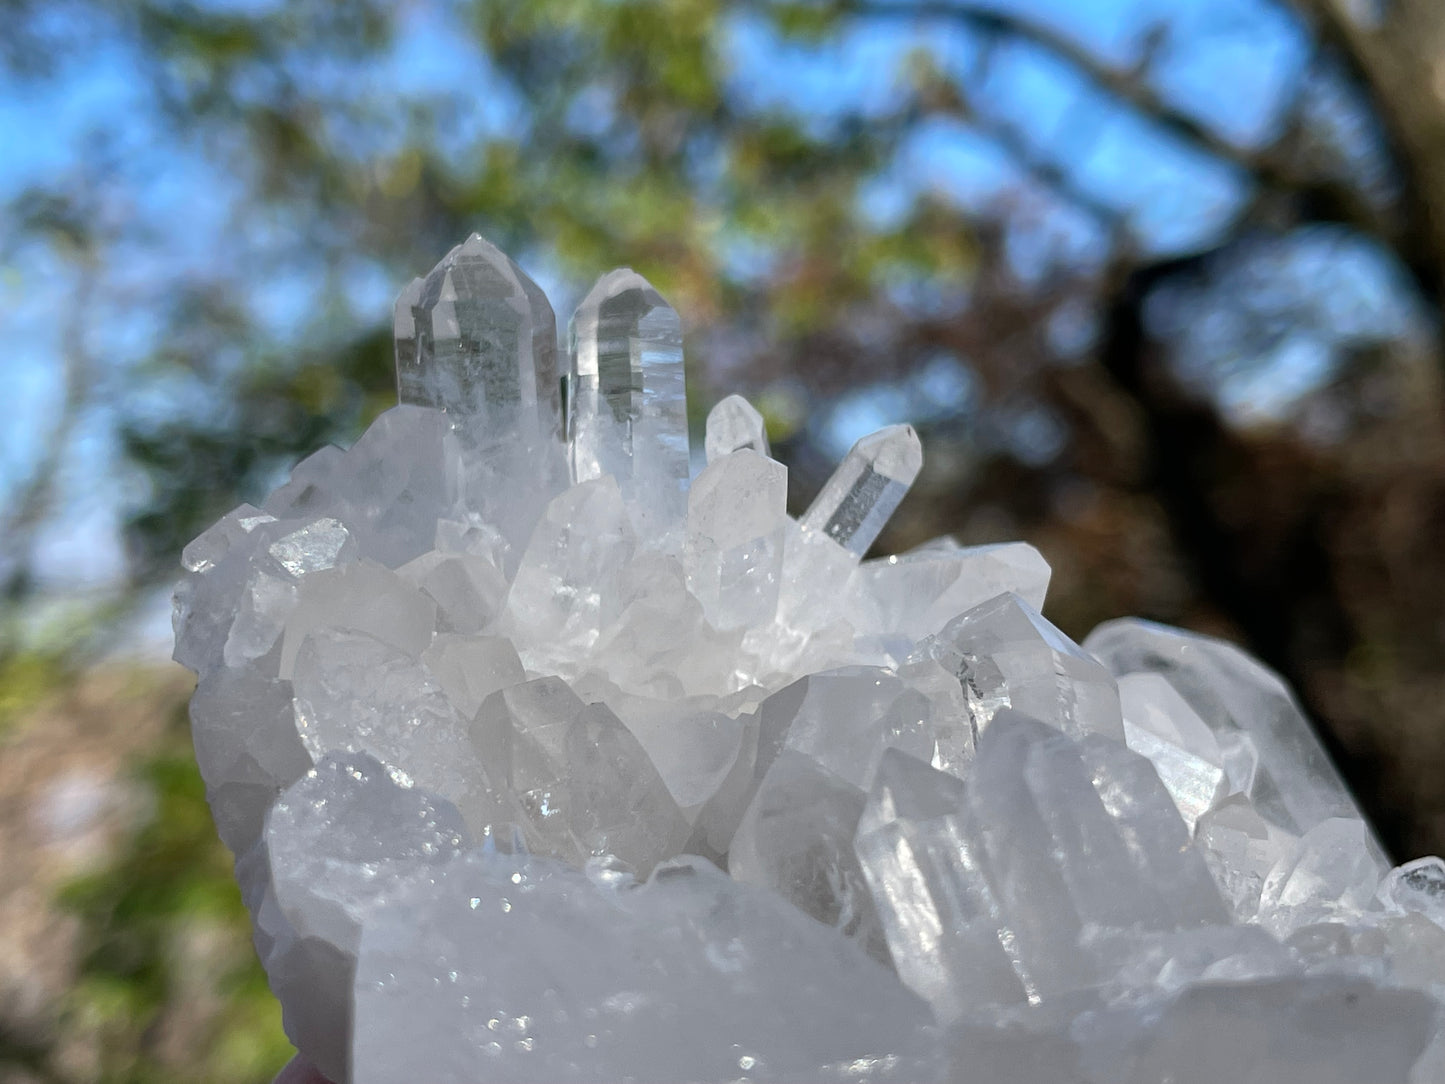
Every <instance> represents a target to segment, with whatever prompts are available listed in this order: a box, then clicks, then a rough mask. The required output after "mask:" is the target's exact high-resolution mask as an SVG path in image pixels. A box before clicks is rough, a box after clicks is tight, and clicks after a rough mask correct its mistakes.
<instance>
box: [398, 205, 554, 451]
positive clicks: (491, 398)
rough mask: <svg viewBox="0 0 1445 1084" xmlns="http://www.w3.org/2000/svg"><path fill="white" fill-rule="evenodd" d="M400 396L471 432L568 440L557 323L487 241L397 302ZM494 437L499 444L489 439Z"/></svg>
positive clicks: (537, 293)
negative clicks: (533, 426) (563, 434)
mask: <svg viewBox="0 0 1445 1084" xmlns="http://www.w3.org/2000/svg"><path fill="white" fill-rule="evenodd" d="M393 326H394V331H395V337H396V383H397V393H398V395H399V397H400V399H401V401H402V402H403V403H415V404H416V405H418V406H425V407H434V408H436V409H438V410H444V411H446V412H448V413H449V414H452V415H454V416H455V417H456V419H457V425H458V428H459V429H460V430H461V431H463V432H464V433H469V434H470V435H472V436H476V437H480V436H481V435H482V434H483V433H484V432H487V431H489V430H496V429H500V430H502V431H513V430H518V431H520V432H522V433H523V434H524V435H531V434H529V433H527V429H528V427H527V426H526V425H525V424H524V422H526V421H535V423H536V429H535V430H534V432H536V433H543V434H553V435H557V434H560V431H561V421H562V404H561V390H560V385H559V383H558V374H557V318H556V316H555V314H554V313H553V312H552V306H551V304H550V303H549V302H548V301H547V295H546V294H544V293H543V292H542V289H541V287H539V286H538V285H537V284H536V283H535V282H533V281H532V280H531V278H529V277H528V276H527V273H526V272H525V271H523V270H522V269H521V268H520V267H518V266H517V265H516V264H515V263H513V262H512V260H511V259H510V257H508V256H507V255H506V253H504V252H502V251H501V250H500V249H498V248H497V247H496V246H495V245H493V244H491V243H490V242H489V241H486V240H484V239H483V238H482V237H481V236H480V235H479V234H475V233H474V234H472V235H471V236H470V237H468V238H467V239H466V240H465V241H464V242H462V243H461V244H460V245H458V246H457V247H456V248H454V249H452V250H451V252H449V253H447V255H446V258H445V259H443V260H442V261H441V263H439V264H437V266H436V267H435V268H434V269H433V270H432V272H431V274H429V275H427V277H426V278H425V279H423V280H422V281H421V283H420V285H418V284H417V283H416V282H413V283H412V284H411V285H410V286H408V287H407V288H406V289H405V290H403V291H402V294H401V296H400V297H399V298H398V299H397V305H396V313H395V319H394V325H393ZM487 435H489V436H490V433H489V432H488V433H487Z"/></svg>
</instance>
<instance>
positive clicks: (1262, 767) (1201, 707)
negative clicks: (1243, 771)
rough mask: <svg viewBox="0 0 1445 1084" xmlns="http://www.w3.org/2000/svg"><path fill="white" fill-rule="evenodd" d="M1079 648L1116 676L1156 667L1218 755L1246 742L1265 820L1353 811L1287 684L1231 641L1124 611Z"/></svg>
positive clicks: (1317, 818) (1299, 824)
mask: <svg viewBox="0 0 1445 1084" xmlns="http://www.w3.org/2000/svg"><path fill="white" fill-rule="evenodd" d="M1084 649H1085V650H1086V651H1088V652H1090V653H1091V654H1093V655H1094V656H1095V657H1097V658H1098V659H1100V660H1101V661H1102V662H1103V663H1104V664H1105V665H1106V666H1108V667H1109V669H1110V670H1112V671H1113V673H1114V674H1115V675H1116V676H1119V677H1123V676H1124V675H1126V674H1134V673H1156V674H1160V675H1162V676H1163V677H1164V678H1165V680H1166V681H1168V682H1169V684H1170V685H1171V686H1173V688H1174V690H1175V691H1176V692H1177V693H1178V694H1179V696H1180V697H1181V698H1182V699H1183V700H1184V701H1185V702H1186V703H1187V704H1188V705H1189V706H1190V707H1191V708H1192V709H1193V711H1194V712H1195V713H1196V714H1197V715H1198V717H1199V718H1200V719H1202V720H1203V721H1204V722H1205V724H1206V725H1207V726H1208V727H1209V729H1210V730H1211V731H1213V733H1214V735H1215V738H1216V740H1217V741H1218V743H1219V746H1220V749H1221V751H1222V753H1223V755H1224V756H1226V757H1228V756H1230V754H1231V751H1232V750H1235V749H1238V748H1239V746H1240V744H1241V743H1247V745H1248V751H1247V752H1248V756H1250V757H1251V758H1257V769H1256V770H1255V771H1254V772H1253V778H1252V779H1251V781H1250V788H1249V791H1248V793H1247V797H1249V799H1250V800H1251V801H1252V802H1253V803H1254V805H1255V806H1256V807H1257V808H1258V809H1259V811H1260V813H1262V814H1263V815H1264V816H1266V817H1268V818H1269V819H1270V820H1271V821H1272V822H1273V823H1275V824H1277V825H1279V826H1280V827H1282V828H1284V829H1286V830H1288V831H1290V832H1293V833H1295V834H1301V833H1303V832H1306V831H1308V830H1309V829H1310V828H1312V827H1314V826H1315V825H1316V824H1318V823H1320V822H1321V821H1323V820H1326V819H1327V818H1330V817H1346V818H1360V816H1361V814H1360V811H1359V808H1358V807H1357V806H1356V805H1355V802H1354V800H1353V799H1352V798H1351V797H1350V794H1349V791H1348V790H1347V789H1346V788H1345V785H1344V782H1343V781H1342V780H1341V779H1340V776H1339V773H1338V772H1336V771H1335V768H1334V765H1333V764H1331V763H1330V759H1329V757H1328V756H1327V755H1326V754H1325V751H1324V748H1323V746H1321V745H1320V742H1319V739H1318V738H1317V737H1316V736H1315V733H1314V730H1313V729H1312V728H1311V726H1310V724H1309V721H1308V720H1307V719H1306V718H1305V716H1304V713H1303V712H1302V711H1301V710H1300V707H1299V704H1298V703H1297V702H1296V701H1295V698H1294V696H1293V695H1292V694H1291V693H1290V691H1289V689H1288V687H1286V685H1285V684H1284V682H1283V681H1282V680H1281V679H1280V677H1279V675H1277V674H1275V673H1273V672H1271V671H1269V670H1267V669H1265V668H1264V667H1263V666H1261V665H1260V664H1259V663H1258V662H1256V661H1255V660H1253V659H1251V658H1250V657H1249V656H1247V655H1246V654H1245V653H1244V652H1242V651H1240V650H1239V648H1237V647H1234V646H1233V645H1231V644H1227V643H1225V642H1223V641H1222V640H1216V639H1214V638H1212V637H1208V636H1201V635H1199V634H1197V633H1190V632H1184V631H1183V630H1180V629H1171V628H1166V627H1164V626H1162V625H1155V624H1152V623H1150V622H1147V621H1139V620H1135V619H1132V618H1130V619H1125V620H1120V621H1109V622H1105V623H1104V624H1102V625H1100V626H1099V627H1098V628H1096V629H1095V630H1094V631H1093V632H1091V633H1090V634H1089V636H1088V638H1087V639H1086V640H1085V641H1084ZM1376 846H1378V845H1376ZM1381 872H1382V873H1383V872H1384V871H1383V870H1381Z"/></svg>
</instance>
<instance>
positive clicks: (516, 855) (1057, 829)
mask: <svg viewBox="0 0 1445 1084" xmlns="http://www.w3.org/2000/svg"><path fill="white" fill-rule="evenodd" d="M395 326H396V354H397V374H398V385H399V388H400V393H401V400H402V402H401V405H400V406H398V407H397V408H395V409H394V410H391V411H388V412H387V413H385V414H383V415H382V416H381V417H380V418H378V419H377V421H376V422H375V423H374V424H373V425H372V426H371V428H370V429H369V430H368V431H367V432H366V433H365V434H364V435H363V436H362V437H361V438H360V439H359V440H358V441H357V442H356V443H355V444H354V445H353V446H352V447H351V448H350V449H349V450H347V451H344V452H343V451H340V450H338V449H336V448H323V449H322V450H321V451H319V452H317V453H316V454H315V455H313V456H311V457H310V458H309V459H307V460H305V461H304V462H302V463H301V464H300V465H298V466H297V467H296V468H295V470H294V471H293V472H292V473H291V477H290V480H289V481H288V482H287V483H286V484H285V485H283V486H282V487H281V488H280V489H278V490H277V491H276V492H275V493H273V494H272V495H271V496H270V498H269V499H267V501H266V502H265V504H264V505H263V506H262V507H260V508H255V507H250V506H243V507H241V508H238V509H236V510H235V511H234V512H232V513H230V514H229V515H227V516H226V517H225V518H223V519H222V520H221V521H220V522H218V523H217V524H216V525H215V526H214V527H212V528H211V529H210V530H208V531H206V532H205V533H204V534H203V535H201V536H200V537H199V538H197V539H196V540H195V541H194V542H193V543H192V544H191V545H190V546H189V547H187V549H186V551H185V554H184V564H185V567H186V569H187V573H188V574H187V576H186V578H185V581H184V582H183V584H182V585H181V587H180V589H179V591H178V593H177V603H176V658H177V659H179V660H180V661H181V662H183V663H185V664H186V665H187V666H189V667H191V668H192V669H193V670H195V671H196V672H197V674H198V675H199V678H200V680H199V685H198V687H197V689H196V693H195V697H194V699H193V701H192V719H193V724H194V734H195V744H196V755H197V758H198V760H199V761H200V765H201V770H202V772H203V774H204V776H205V779H206V784H207V788H208V793H209V796H210V800H211V805H212V808H213V810H214V813H215V819H216V824H217V827H218V828H219V830H220V833H221V836H222V837H223V839H224V840H225V841H226V843H227V844H228V845H229V846H230V847H231V849H232V850H233V851H234V852H235V853H236V855H237V875H238V877H239V879H240V881H241V885H242V889H243V892H244V895H245V898H246V902H247V904H248V906H249V908H250V910H251V913H252V916H253V918H254V920H255V936H256V945H257V948H258V950H259V952H260V954H261V957H262V959H263V961H264V963H265V966H266V969H267V972H268V974H269V976H270V980H271V984H272V987H273V988H274V989H275V991H276V993H277V994H278V995H279V997H280V999H281V1001H282V1004H283V1007H284V1011H285V1022H286V1026H287V1030H288V1033H289V1034H290V1035H291V1037H292V1038H293V1040H294V1041H295V1043H296V1044H297V1046H298V1047H299V1048H300V1049H301V1050H302V1051H303V1052H304V1053H305V1054H306V1055H307V1056H308V1057H309V1058H310V1059H312V1060H313V1061H314V1062H315V1063H316V1064H317V1065H318V1066H319V1067H320V1068H321V1069H322V1070H323V1071H324V1072H325V1074H326V1075H327V1076H328V1077H330V1078H331V1079H332V1080H334V1081H338V1082H341V1081H354V1082H358V1084H402V1082H414V1081H426V1082H427V1084H450V1082H455V1084H481V1082H483V1081H512V1080H518V1081H548V1082H555V1081H567V1080H590V1081H620V1080H634V1081H657V1082H663V1081H667V1082H676V1081H723V1080H756V1081H762V1080H770V1081H772V1080H777V1081H798V1082H804V1081H807V1082H812V1081H821V1080H835V1081H865V1080H897V1081H940V1082H942V1081H965V1082H967V1081H979V1082H988V1084H1025V1082H1029V1084H1033V1082H1038V1084H1062V1082H1075V1081H1078V1082H1094V1084H1146V1082H1154V1084H1163V1082H1165V1081H1170V1082H1174V1084H1187V1082H1199V1084H1203V1082H1221V1084H1222V1082H1236V1081H1256V1082H1261V1084H1263V1082H1266V1081H1268V1082H1271V1084H1275V1082H1291V1081H1293V1082H1301V1084H1303V1082H1309V1084H1330V1082H1350V1084H1355V1082H1358V1084H1387V1082H1391V1081H1400V1082H1405V1081H1411V1082H1415V1084H1425V1082H1439V1081H1442V1080H1445V1039H1442V1038H1441V1034H1442V1019H1441V1015H1440V1013H1441V1010H1440V1004H1439V999H1440V998H1441V997H1442V996H1445V864H1442V863H1441V861H1440V860H1439V859H1436V858H1427V859H1421V860H1419V861H1417V862H1413V863H1409V864H1407V865H1404V866H1401V867H1400V868H1398V869H1395V870H1391V869H1389V867H1388V864H1387V863H1386V861H1385V860H1384V858H1383V856H1382V854H1381V851H1380V849H1379V847H1378V846H1377V844H1376V842H1375V840H1374V838H1373V836H1372V834H1371V831H1370V828H1369V826H1368V825H1367V824H1366V823H1365V821H1364V820H1363V819H1362V816H1361V814H1360V811H1359V810H1358V808H1357V807H1356V806H1355V804H1354V802H1353V801H1352V800H1351V798H1350V796H1349V794H1348V793H1347V792H1346V790H1345V789H1344V787H1343V785H1342V784H1341V782H1340V778H1339V776H1338V775H1337V774H1336V772H1335V770H1334V769H1333V767H1332V766H1331V764H1330V763H1329V761H1328V760H1327V759H1326V757H1325V755H1324V753H1323V751H1322V750H1321V748H1320V745H1319V743H1318V742H1317V740H1316V739H1315V737H1314V735H1313V734H1312V732H1311V730H1310V727H1309V725H1308V723H1307V722H1306V720H1305V719H1304V717H1303V716H1302V715H1301V713H1300V710H1299V708H1298V707H1297V706H1296V704H1295V701H1294V700H1293V698H1292V697H1291V695H1290V693H1289V691H1288V690H1287V689H1286V688H1285V687H1284V686H1283V685H1282V684H1281V682H1280V681H1279V679H1278V678H1277V677H1276V676H1275V675H1273V674H1272V673H1270V672H1269V671H1268V670H1266V669H1265V668H1263V667H1262V666H1260V665H1259V664H1258V663H1257V662H1255V661H1253V660H1252V659H1250V658H1249V657H1248V656H1246V655H1244V654H1243V653H1241V652H1240V651H1238V650H1237V649H1235V648H1233V647H1230V646H1229V645H1227V644H1224V643H1221V642H1219V641H1216V640H1212V639H1208V638H1204V637H1200V636H1196V635H1193V634H1190V633H1186V632H1181V631H1178V630H1175V629H1168V628H1163V627H1160V626H1157V625H1151V624H1148V623H1145V622H1142V621H1135V620H1123V621H1113V622H1109V623H1107V624H1105V625H1103V626H1101V627H1100V628H1098V629H1096V630H1095V631H1094V632H1093V633H1092V634H1091V635H1090V636H1089V637H1088V638H1087V639H1086V640H1085V641H1084V642H1083V644H1082V645H1079V644H1075V643H1073V642H1072V641H1070V640H1069V639H1068V637H1066V636H1064V635H1063V634H1062V633H1061V632H1060V631H1059V630H1058V629H1057V628H1055V627H1054V626H1053V625H1051V624H1050V623H1049V621H1048V620H1047V619H1046V618H1044V617H1043V616H1042V615H1041V613H1040V608H1041V606H1042V604H1043V599H1044V592H1045V588H1046V586H1047V584H1048V579H1049V569H1048V566H1047V565H1046V564H1045V563H1044V561H1043V560H1042V558H1041V557H1040V556H1039V554H1038V553H1037V552H1036V551H1034V550H1033V549H1032V548H1031V547H1029V546H1027V545H1023V544H1012V545H1000V546H984V547H973V548H966V547H961V546H959V545H957V544H955V543H953V542H952V541H950V540H948V539H941V540H939V541H937V542H934V543H930V544H928V545H926V546H923V547H920V548H919V549H917V550H914V551H912V552H909V553H905V554H902V555H899V556H896V557H884V558H876V559H864V555H865V554H866V553H867V551H868V549H869V547H870V546H871V545H872V543H873V541H874V540H875V538H876V537H877V536H878V533H879V531H880V530H881V528H882V526H883V523H884V521H885V520H886V519H887V517H888V515H889V514H890V513H891V512H892V511H893V510H894V508H896V507H897V505H898V503H899V501H900V500H901V499H902V498H903V496H904V494H905V493H906V492H907V490H908V488H909V485H910V484H911V483H912V481H913V480H914V478H915V476H916V475H917V474H918V471H919V468H920V466H921V463H922V454H921V450H920V447H919V442H918V438H917V436H916V435H915V434H914V432H913V431H912V430H911V429H909V428H908V427H906V426H895V427H892V428H889V429H885V430H883V431H881V432H879V433H876V434H874V435H872V436H869V437H866V438H864V439H863V440H860V441H859V442H858V444H857V445H856V446H855V447H854V448H853V450H852V451H851V452H849V454H848V456H847V457H846V458H845V459H844V461H843V463H842V464H841V465H840V466H839V468H838V470H837V473H836V474H835V475H834V476H833V478H832V479H831V480H830V481H829V482H828V483H827V484H826V485H825V486H824V488H823V490H822V493H821V494H820V495H819V497H818V498H817V500H816V501H814V503H813V505H812V506H811V507H810V508H809V509H808V510H807V512H806V513H805V514H804V515H803V516H802V518H801V519H796V520H795V519H792V518H790V517H789V516H788V514H787V512H786V503H787V472H786V470H785V468H784V467H783V466H782V465H781V464H780V463H778V462H777V461H775V460H773V459H772V458H770V457H769V448H768V441H767V436H766V434H765V432H764V427H763V421H762V418H761V417H760V416H759V414H758V413H757V411H755V410H754V409H753V408H752V407H751V406H750V405H749V404H748V403H747V402H745V401H744V400H742V399H740V398H738V397H736V396H734V397H730V398H728V399H725V400H723V401H722V402H721V403H718V404H717V405H716V406H715V407H714V408H713V410H712V412H711V413H710V414H709V416H708V419H707V429H706V439H705V448H706V466H705V467H704V468H703V469H702V470H701V472H700V473H698V474H697V475H696V477H693V478H691V479H690V480H689V453H688V442H687V419H686V411H685V402H684V389H683V358H682V335H681V328H680V324H679V321H678V317H677V314H676V313H675V312H674V311H673V310H672V309H671V307H669V306H668V304H667V302H665V301H664V300H663V299H662V298H661V297H660V296H659V295H658V293H657V291H656V290H654V289H653V288H652V287H651V286H650V285H649V284H648V283H647V282H646V281H645V280H643V279H642V278H641V277H640V276H638V275H637V274H635V273H633V272H632V271H629V270H619V271H613V272H611V273H609V274H607V275H604V276H603V277H602V278H601V279H600V280H599V281H598V283H597V285H596V287H595V288H594V289H593V290H592V292H591V293H589V294H588V295H587V297H586V298H585V299H584V300H583V302H582V304H581V305H580V306H579V308H578V310H577V312H576V314H575V315H574V316H573V318H572V321H571V333H570V339H569V343H568V346H567V349H566V352H565V358H564V359H563V360H562V361H561V362H560V363H559V359H558V349H557V337H556V321H555V317H554V315H553V312H552V309H551V307H550V305H549V303H548V301H547V298H546V297H545V296H544V294H543V293H542V291H541V290H540V289H538V287H537V286H536V284H535V283H533V282H532V280H531V279H529V278H528V277H527V275H526V274H525V273H524V272H522V271H521V270H520V269H519V268H518V267H517V265H516V264H515V263H513V262H512V261H511V260H510V259H509V258H508V257H507V256H505V255H504V254H502V253H501V252H500V251H498V250H497V249H496V248H494V247H493V246H492V245H490V244H488V243H487V242H486V241H484V240H482V239H481V238H480V237H476V236H473V237H472V238H470V239H469V240H468V241H466V242H465V243H464V244H462V245H461V246H459V247H458V248H456V249H454V250H453V251H452V252H451V253H450V254H449V255H448V256H447V257H446V259H444V260H443V261H442V262H441V264H439V265H438V266H437V268H436V269H435V270H434V271H432V272H431V274H430V275H428V276H427V277H426V278H425V279H418V280H416V281H415V282H414V283H412V285H411V286H409V287H408V288H407V289H406V290H405V291H404V292H403V294H402V296H401V298H400V299H399V300H398V303H397V309H396V320H395ZM559 370H560V371H559Z"/></svg>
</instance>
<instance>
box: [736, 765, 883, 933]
mask: <svg viewBox="0 0 1445 1084" xmlns="http://www.w3.org/2000/svg"><path fill="white" fill-rule="evenodd" d="M866 802H867V795H866V794H864V792H863V791H862V790H860V789H859V788H858V787H856V786H854V785H853V784H852V783H849V782H848V781H847V780H845V779H840V778H839V777H838V776H836V775H834V774H833V773H832V772H830V771H828V769H826V768H824V767H823V766H822V765H821V764H819V763H818V762H817V761H816V760H814V759H813V758H812V757H809V756H805V755H804V754H802V753H797V752H794V751H793V750H791V749H787V750H784V751H783V753H782V755H781V756H779V757H778V759H777V760H775V761H774V762H773V766H772V767H771V768H769V769H768V774H767V775H766V776H765V777H764V778H763V782H762V784H761V786H759V788H758V792H757V794H756V795H755V796H754V798H753V801H752V803H751V804H750V805H749V806H748V809H747V812H746V813H745V814H744V815H743V819H742V823H741V824H740V825H739V826H738V830H737V833H736V834H735V835H734V836H733V839H732V846H731V847H730V848H729V850H728V872H729V873H731V874H732V876H733V877H734V879H736V880H739V881H743V882H745V883H747V884H755V885H760V886H762V887H764V888H770V889H772V890H773V891H774V892H776V893H777V894H778V895H779V896H781V897H782V898H783V899H785V900H787V901H788V902H789V903H791V904H793V906H795V907H797V908H798V910H800V911H802V912H803V913H804V914H807V915H812V916H813V917H814V918H816V919H817V920H818V921H819V922H822V923H823V924H825V925H828V926H832V927H834V928H835V929H837V930H838V931H839V932H841V933H842V934H843V935H844V936H847V937H852V938H854V939H856V940H857V941H858V942H859V943H860V944H861V945H863V946H864V948H866V949H867V950H868V951H869V953H870V954H871V955H873V956H876V957H878V958H880V959H883V960H886V959H887V955H888V949H887V947H886V945H885V943H884V940H883V932H882V930H881V929H880V928H879V925H878V916H877V913H876V912H875V910H874V907H873V898H872V896H870V895H869V892H868V887H867V885H866V884H865V883H864V880H863V871H862V869H861V867H860V866H859V865H858V859H857V857H856V856H855V855H854V854H853V836H854V833H855V831H856V830H857V827H858V818H859V816H861V815H862V813H863V806H864V804H865V803H866Z"/></svg>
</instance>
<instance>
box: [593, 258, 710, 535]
mask: <svg viewBox="0 0 1445 1084" xmlns="http://www.w3.org/2000/svg"><path fill="white" fill-rule="evenodd" d="M570 339H571V368H570V371H569V372H568V376H567V430H568V433H567V437H568V445H569V455H570V457H571V467H572V479H573V481H575V482H585V481H587V480H588V479H591V478H599V477H602V476H603V475H608V474H610V475H612V477H613V478H615V479H616V480H617V484H618V486H619V487H620V488H621V491H622V495H623V497H624V499H625V500H626V501H627V502H628V505H629V507H631V508H632V509H633V510H634V515H635V522H636V526H637V530H638V533H639V534H640V535H641V536H642V537H643V538H645V539H648V540H652V539H654V538H658V537H661V536H665V535H667V534H668V533H669V532H671V531H674V530H675V529H676V527H677V525H678V524H680V523H681V522H682V519H683V514H684V511H685V509H686V504H687V480H688V444H687V391H686V382H685V379H684V375H683V362H682V323H681V321H680V320H679V319H678V316H677V313H676V312H675V311H673V308H672V306H671V305H669V304H668V303H667V302H666V301H664V300H663V299H662V297H661V295H659V294H658V292H657V291H656V290H654V289H653V288H652V286H651V284H649V283H648V281H647V280H646V279H644V278H643V277H642V276H641V275H639V274H637V272H635V271H633V270H631V269H630V268H625V267H624V268H618V269H617V270H616V271H609V272H608V273H607V274H605V275H603V276H602V277H601V278H600V279H598V280H597V284H596V285H595V286H593V287H592V291H591V292H590V293H589V294H588V295H587V296H586V297H585V298H583V299H582V303H581V304H580V305H578V306H577V311H576V312H575V313H574V314H573V316H572V323H571V335H570Z"/></svg>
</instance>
